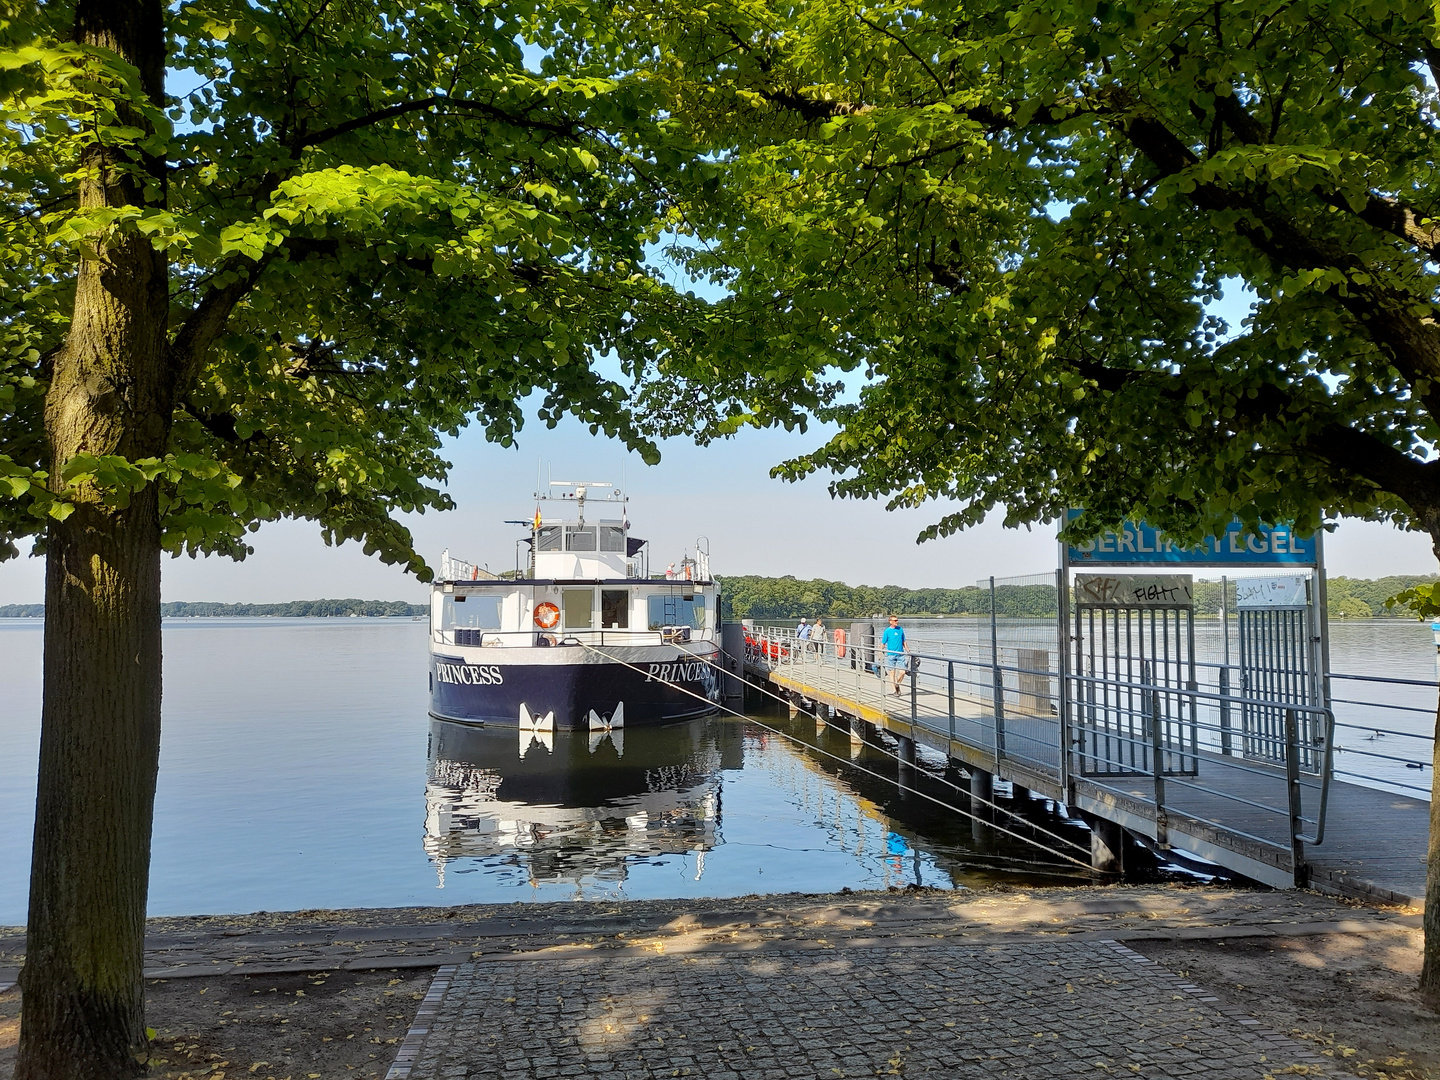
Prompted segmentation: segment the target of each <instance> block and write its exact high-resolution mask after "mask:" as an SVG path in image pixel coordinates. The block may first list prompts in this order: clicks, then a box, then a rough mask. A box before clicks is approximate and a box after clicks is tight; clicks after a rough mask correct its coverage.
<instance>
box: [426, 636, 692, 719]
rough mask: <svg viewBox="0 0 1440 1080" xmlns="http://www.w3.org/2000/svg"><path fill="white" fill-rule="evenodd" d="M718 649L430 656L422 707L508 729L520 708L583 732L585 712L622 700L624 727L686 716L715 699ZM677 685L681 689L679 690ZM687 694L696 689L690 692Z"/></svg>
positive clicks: (600, 713)
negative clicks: (660, 654) (634, 657)
mask: <svg viewBox="0 0 1440 1080" xmlns="http://www.w3.org/2000/svg"><path fill="white" fill-rule="evenodd" d="M717 660H718V651H713V652H709V653H699V652H696V653H694V654H691V655H684V654H680V655H676V656H674V657H673V658H672V659H668V660H665V661H661V662H643V663H637V664H636V665H635V668H639V669H640V670H635V668H631V667H626V666H625V665H623V664H615V663H574V664H568V663H563V662H562V663H546V664H508V663H507V664H492V663H480V662H476V661H470V660H467V659H464V658H462V657H459V656H445V655H441V654H433V655H432V656H431V657H430V713H431V715H433V716H436V717H439V718H440V719H442V720H457V721H460V722H461V723H468V724H487V725H496V726H504V727H516V726H518V725H519V724H520V722H521V719H520V718H521V710H522V706H523V708H524V711H525V713H526V714H527V715H528V716H529V717H531V718H532V720H536V721H543V720H544V718H545V717H546V716H547V715H548V716H550V717H551V720H550V725H547V726H553V727H554V728H555V729H556V730H560V731H564V730H578V731H584V730H587V729H588V728H589V727H590V713H591V712H592V711H593V712H594V713H595V714H596V716H597V717H599V718H600V719H601V720H609V719H611V718H612V717H613V716H614V715H615V711H616V709H617V708H619V707H620V706H621V705H622V704H623V706H624V709H623V716H624V725H625V726H626V727H632V726H637V725H641V724H665V723H670V722H673V721H676V720H688V719H691V718H693V717H697V716H704V715H706V714H707V713H711V712H714V711H715V708H716V705H717V703H718V702H719V701H720V700H721V691H720V682H719V677H718V675H717V673H716V670H715V668H714V666H712V665H714V664H715V663H716V662H717ZM685 691H689V693H686V692H685ZM694 695H699V696H698V697H696V696H694Z"/></svg>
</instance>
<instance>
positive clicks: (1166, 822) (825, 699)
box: [746, 656, 1430, 905]
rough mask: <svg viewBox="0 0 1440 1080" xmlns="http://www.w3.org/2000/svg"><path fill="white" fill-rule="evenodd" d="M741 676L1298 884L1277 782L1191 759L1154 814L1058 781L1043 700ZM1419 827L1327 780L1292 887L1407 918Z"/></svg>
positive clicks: (1118, 789)
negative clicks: (1319, 827) (1319, 815)
mask: <svg viewBox="0 0 1440 1080" xmlns="http://www.w3.org/2000/svg"><path fill="white" fill-rule="evenodd" d="M746 668H747V671H748V672H749V674H750V675H751V676H752V678H757V677H758V678H760V679H763V680H766V681H768V682H770V683H771V684H772V685H773V686H774V687H775V688H777V689H779V690H781V691H783V692H785V693H787V694H788V695H790V696H792V697H799V698H803V699H805V700H806V701H809V702H815V703H819V704H823V705H825V706H828V707H829V708H830V709H833V710H834V711H835V712H837V713H839V714H841V715H843V716H845V717H856V718H858V719H860V720H863V721H865V722H867V723H870V724H874V725H876V726H878V727H881V728H883V729H884V730H886V731H888V732H890V733H891V734H892V735H896V736H900V737H904V738H909V739H913V740H914V741H915V742H916V743H918V744H920V745H923V746H927V747H930V748H931V749H933V750H937V751H939V752H940V753H943V754H945V755H946V756H947V757H948V758H950V759H951V760H953V761H957V762H960V763H962V764H964V765H965V766H967V767H969V768H973V769H980V770H983V771H985V772H989V773H992V774H993V775H994V776H996V777H998V778H1000V779H1003V780H1008V781H1011V782H1013V783H1015V784H1020V785H1022V786H1024V787H1026V788H1029V789H1031V790H1032V791H1035V792H1037V793H1039V794H1042V795H1044V796H1045V797H1047V798H1051V799H1055V800H1057V801H1059V802H1063V803H1065V804H1067V805H1068V806H1070V807H1073V808H1075V809H1078V810H1080V811H1082V812H1084V813H1087V814H1091V815H1094V816H1096V817H1099V818H1103V819H1105V820H1108V821H1113V822H1115V823H1117V824H1119V825H1121V826H1123V827H1124V828H1126V829H1129V830H1131V831H1132V832H1135V833H1138V834H1142V835H1144V836H1147V837H1149V838H1151V839H1152V840H1157V841H1159V842H1162V843H1169V844H1171V845H1173V846H1175V847H1178V848H1182V849H1184V850H1187V851H1191V852H1194V853H1195V854H1197V855H1199V856H1201V857H1202V858H1205V859H1208V860H1210V861H1211V862H1215V863H1218V864H1219V865H1221V866H1224V867H1226V868H1227V869H1230V870H1233V871H1235V872H1237V873H1241V874H1244V875H1246V876H1247V877H1251V878H1254V879H1256V880H1259V881H1262V882H1265V883H1266V884H1269V885H1274V886H1277V887H1280V888H1286V887H1290V886H1293V884H1294V883H1295V867H1294V865H1293V858H1292V853H1291V844H1290V841H1289V836H1290V831H1291V830H1290V817H1289V803H1288V790H1287V784H1286V777H1285V773H1284V770H1283V769H1280V768H1275V767H1272V766H1269V765H1267V764H1265V763H1261V762H1255V761H1251V760H1247V759H1244V758H1240V757H1233V756H1228V755H1222V754H1219V753H1213V752H1210V751H1206V750H1203V749H1202V750H1200V751H1199V752H1198V753H1197V754H1195V755H1194V756H1193V757H1192V758H1191V759H1190V763H1191V769H1190V770H1189V772H1190V775H1166V776H1165V777H1164V778H1163V803H1158V804H1157V799H1156V784H1155V778H1154V777H1153V776H1152V775H1151V774H1149V773H1142V774H1129V775H1123V774H1122V775H1099V774H1097V773H1096V772H1095V771H1094V770H1093V769H1091V770H1088V771H1087V769H1086V768H1085V760H1084V758H1083V757H1082V756H1081V755H1079V754H1075V755H1072V756H1071V761H1070V762H1069V763H1067V764H1068V767H1069V769H1070V772H1069V775H1065V772H1064V770H1062V769H1061V756H1060V724H1059V721H1058V719H1057V718H1056V717H1055V716H1053V715H1044V714H1040V715H1037V713H1040V712H1041V709H1042V708H1044V711H1045V712H1048V711H1049V710H1048V707H1046V706H1048V703H1046V702H1043V701H1038V700H1032V701H1031V702H1030V708H1029V710H1028V711H1027V710H1024V709H1019V708H1015V707H1012V706H1011V705H1009V704H1007V705H1006V708H1005V710H1004V713H1003V714H1002V717H1001V721H1000V723H999V724H997V723H996V718H995V708H994V704H993V697H990V696H987V695H984V694H983V693H977V692H976V691H983V690H984V689H985V688H982V687H976V686H973V685H967V686H960V687H956V688H955V690H954V692H953V693H952V692H951V690H950V687H948V686H944V685H937V682H936V680H934V679H928V680H922V681H921V682H920V683H919V685H917V686H916V687H914V688H913V689H912V687H911V685H910V679H908V678H907V679H906V681H905V686H904V692H903V693H902V695H901V696H900V697H893V696H890V695H888V694H887V692H886V691H887V689H888V687H887V686H886V685H885V683H884V682H883V681H882V680H881V678H880V677H879V676H878V675H876V674H874V673H872V672H870V671H867V670H866V669H865V668H864V667H863V665H858V664H857V665H855V666H853V667H852V666H849V665H848V664H846V663H844V662H839V663H837V662H836V660H835V658H834V657H833V656H832V657H829V658H827V660H825V661H822V660H820V659H818V658H814V657H809V656H805V657H799V658H796V659H794V660H792V659H790V658H789V657H786V658H785V659H784V660H782V661H776V660H765V659H759V658H752V659H751V660H750V661H749V662H747V665H746ZM952 701H953V707H952ZM1301 788H1302V800H1301V801H1302V815H1303V816H1304V818H1305V819H1306V823H1305V829H1304V831H1305V832H1306V833H1307V834H1313V832H1314V828H1315V823H1314V821H1313V818H1314V816H1315V813H1316V807H1317V805H1318V803H1319V780H1318V778H1317V777H1313V776H1309V777H1304V778H1302V781H1301ZM1157 805H1160V806H1161V807H1162V809H1161V812H1160V813H1157ZM1429 824H1430V804H1429V803H1427V802H1424V801H1421V800H1418V799H1413V798H1409V797H1406V796H1403V795H1393V794H1390V793H1388V792H1385V791H1379V790H1376V789H1374V788H1368V787H1363V786H1360V785H1357V784H1351V783H1345V782H1341V781H1332V782H1331V785H1330V791H1329V804H1328V808H1327V813H1326V820H1325V833H1324V837H1323V839H1322V842H1321V843H1320V844H1318V845H1307V846H1305V847H1304V848H1303V853H1302V857H1303V863H1304V870H1305V873H1304V874H1303V875H1302V876H1304V877H1306V878H1308V881H1309V883H1310V884H1311V885H1312V886H1313V887H1316V888H1320V889H1324V890H1327V891H1335V892H1339V893H1342V894H1345V895H1349V896H1355V897H1360V898H1368V899H1374V900H1377V901H1381V902H1389V903H1402V904H1414V905H1418V904H1419V903H1421V902H1422V900H1423V897H1424V891H1425V854H1426V847H1427V838H1428V836H1429Z"/></svg>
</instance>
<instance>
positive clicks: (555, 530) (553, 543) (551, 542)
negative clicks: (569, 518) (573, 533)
mask: <svg viewBox="0 0 1440 1080" xmlns="http://www.w3.org/2000/svg"><path fill="white" fill-rule="evenodd" d="M535 546H536V548H537V549H538V550H540V551H559V550H560V526H559V525H542V526H540V535H539V536H538V537H537V538H536V545H535Z"/></svg>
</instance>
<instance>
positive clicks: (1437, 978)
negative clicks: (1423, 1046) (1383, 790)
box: [1420, 540, 1440, 1011]
mask: <svg viewBox="0 0 1440 1080" xmlns="http://www.w3.org/2000/svg"><path fill="white" fill-rule="evenodd" d="M1437 547H1440V540H1437ZM1424 921H1425V960H1424V963H1423V964H1422V965H1421V968H1420V996H1421V997H1422V998H1424V999H1425V1002H1426V1004H1428V1005H1429V1006H1430V1007H1431V1008H1432V1009H1435V1010H1437V1011H1440V710H1437V712H1436V716H1435V745H1434V746H1433V747H1432V748H1431V757H1430V845H1429V848H1428V849H1427V851H1426V857H1425V917H1424Z"/></svg>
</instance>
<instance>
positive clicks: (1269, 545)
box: [1067, 510, 1315, 567]
mask: <svg viewBox="0 0 1440 1080" xmlns="http://www.w3.org/2000/svg"><path fill="white" fill-rule="evenodd" d="M1079 515H1080V511H1079V510H1071V511H1069V512H1068V515H1067V516H1068V517H1069V519H1070V520H1072V521H1073V520H1074V519H1075V518H1076V517H1078V516H1079ZM1067 551H1068V553H1069V559H1070V565H1071V566H1076V567H1079V566H1147V565H1152V564H1160V565H1165V566H1174V565H1176V564H1185V565H1191V566H1314V565H1315V538H1314V537H1313V536H1300V535H1298V534H1297V533H1296V532H1295V530H1293V529H1292V528H1290V526H1288V525H1261V526H1260V527H1259V529H1257V530H1256V531H1255V532H1249V531H1247V530H1246V529H1245V527H1244V526H1243V525H1241V524H1240V522H1238V521H1232V522H1231V523H1230V526H1229V527H1228V528H1227V529H1226V530H1225V533H1224V535H1223V536H1211V537H1208V538H1207V539H1206V540H1205V541H1204V542H1203V543H1201V544H1200V545H1199V546H1198V547H1182V546H1180V545H1179V544H1177V543H1175V542H1174V541H1172V540H1169V539H1167V538H1166V536H1165V534H1164V533H1162V532H1160V531H1159V530H1158V529H1155V528H1153V527H1152V526H1150V525H1146V524H1145V523H1144V522H1143V521H1142V522H1139V523H1137V522H1133V521H1127V522H1126V523H1125V526H1124V528H1122V529H1121V530H1120V531H1119V532H1116V531H1114V530H1109V531H1106V532H1103V533H1101V534H1100V535H1099V536H1098V537H1096V538H1095V539H1094V540H1087V541H1086V542H1085V543H1083V544H1078V545H1077V544H1071V545H1070V546H1069V547H1068V548H1067Z"/></svg>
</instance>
